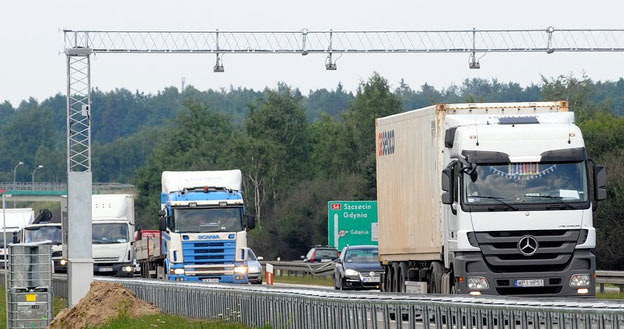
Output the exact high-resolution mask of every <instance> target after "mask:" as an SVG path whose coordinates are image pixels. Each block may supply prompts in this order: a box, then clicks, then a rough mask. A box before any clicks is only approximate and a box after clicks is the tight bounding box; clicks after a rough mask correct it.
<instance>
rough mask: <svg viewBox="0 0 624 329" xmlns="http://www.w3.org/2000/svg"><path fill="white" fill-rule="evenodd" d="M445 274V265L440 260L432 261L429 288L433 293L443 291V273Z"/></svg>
mask: <svg viewBox="0 0 624 329" xmlns="http://www.w3.org/2000/svg"><path fill="white" fill-rule="evenodd" d="M443 274H444V266H442V264H441V263H440V262H432V263H431V272H430V277H429V285H430V286H431V289H430V290H429V291H430V292H431V293H433V294H439V293H441V292H442V275H443Z"/></svg>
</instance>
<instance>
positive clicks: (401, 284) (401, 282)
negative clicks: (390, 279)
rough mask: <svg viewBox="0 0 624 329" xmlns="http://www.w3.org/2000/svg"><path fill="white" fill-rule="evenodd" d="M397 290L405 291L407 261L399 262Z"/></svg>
mask: <svg viewBox="0 0 624 329" xmlns="http://www.w3.org/2000/svg"><path fill="white" fill-rule="evenodd" d="M397 272H398V273H397V278H398V281H397V292H405V291H406V287H405V281H407V280H408V276H407V275H408V269H407V263H405V262H401V263H400V264H399V268H398V271H397Z"/></svg>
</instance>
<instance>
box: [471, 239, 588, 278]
mask: <svg viewBox="0 0 624 329" xmlns="http://www.w3.org/2000/svg"><path fill="white" fill-rule="evenodd" d="M580 232H581V231H580V230H541V231H502V232H501V231H496V232H476V233H475V236H476V240H477V242H478V244H479V248H481V252H482V253H483V257H484V258H485V261H486V263H487V264H488V266H489V267H490V269H491V270H492V271H493V272H494V273H511V272H547V271H562V270H564V269H565V268H566V266H567V265H568V263H569V261H570V259H571V258H572V254H573V253H574V248H575V247H576V244H577V242H578V240H579V235H580Z"/></svg>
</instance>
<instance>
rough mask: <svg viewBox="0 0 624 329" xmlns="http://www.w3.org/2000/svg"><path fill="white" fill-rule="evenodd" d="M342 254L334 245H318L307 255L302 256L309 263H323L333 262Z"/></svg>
mask: <svg viewBox="0 0 624 329" xmlns="http://www.w3.org/2000/svg"><path fill="white" fill-rule="evenodd" d="M339 256H340V254H339V253H338V249H336V248H334V247H322V246H316V247H314V248H312V249H310V251H308V253H307V254H306V256H305V257H303V256H302V258H303V261H304V262H309V263H315V262H318V263H321V262H332V261H334V260H335V259H337V258H338V257H339Z"/></svg>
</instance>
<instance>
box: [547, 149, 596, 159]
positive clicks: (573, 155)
mask: <svg viewBox="0 0 624 329" xmlns="http://www.w3.org/2000/svg"><path fill="white" fill-rule="evenodd" d="M541 155H542V159H541V162H567V161H570V162H578V161H583V160H586V159H587V153H586V152H585V148H584V147H577V148H571V149H562V150H552V151H546V152H544V153H542V154H541Z"/></svg>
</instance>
